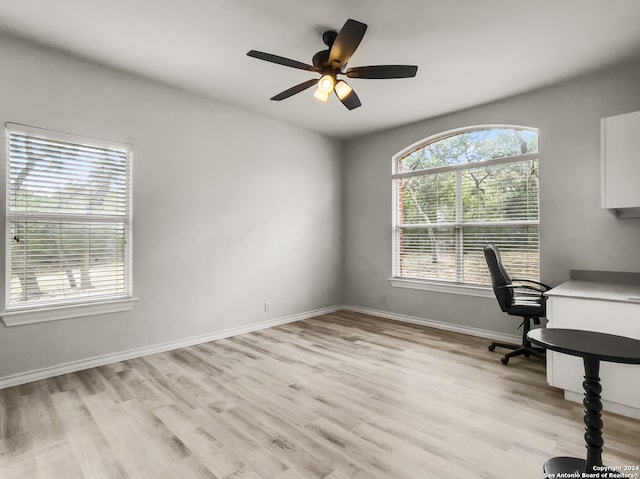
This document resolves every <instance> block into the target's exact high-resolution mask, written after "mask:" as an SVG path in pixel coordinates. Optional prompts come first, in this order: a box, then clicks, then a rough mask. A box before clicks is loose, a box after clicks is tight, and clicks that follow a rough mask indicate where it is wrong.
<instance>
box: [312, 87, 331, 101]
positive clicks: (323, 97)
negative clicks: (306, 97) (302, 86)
mask: <svg viewBox="0 0 640 479" xmlns="http://www.w3.org/2000/svg"><path fill="white" fill-rule="evenodd" d="M313 96H314V97H315V98H316V99H318V100H320V101H322V102H324V103H326V102H328V101H329V93H325V92H323V91H322V90H321V89H320V87H318V89H317V90H316V91H315V93H314V94H313Z"/></svg>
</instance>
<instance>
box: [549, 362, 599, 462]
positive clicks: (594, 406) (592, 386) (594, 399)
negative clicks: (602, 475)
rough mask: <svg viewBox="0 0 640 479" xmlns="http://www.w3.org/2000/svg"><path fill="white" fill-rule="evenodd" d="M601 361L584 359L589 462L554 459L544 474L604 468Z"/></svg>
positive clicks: (583, 384)
mask: <svg viewBox="0 0 640 479" xmlns="http://www.w3.org/2000/svg"><path fill="white" fill-rule="evenodd" d="M599 374H600V360H598V359H595V358H584V381H583V383H582V387H583V388H584V399H583V401H582V404H583V405H584V425H585V433H584V440H585V443H586V446H587V460H586V461H585V460H584V459H578V458H576V457H554V458H553V459H549V460H548V461H547V462H546V463H545V464H544V472H546V473H549V474H558V473H561V472H566V473H582V472H594V471H593V468H594V466H602V445H603V443H604V441H603V439H602V401H601V399H600V393H601V392H602V386H601V385H600V377H599Z"/></svg>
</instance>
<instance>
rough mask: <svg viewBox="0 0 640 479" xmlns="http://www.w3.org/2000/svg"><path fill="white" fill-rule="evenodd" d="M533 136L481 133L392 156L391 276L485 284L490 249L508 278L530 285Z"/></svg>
mask: <svg viewBox="0 0 640 479" xmlns="http://www.w3.org/2000/svg"><path fill="white" fill-rule="evenodd" d="M537 155H538V134H537V131H536V130H534V129H529V128H521V127H505V126H499V127H482V128H473V129H466V130H458V131H456V132H453V133H451V132H450V133H448V134H444V135H439V136H436V137H432V138H430V139H427V140H425V141H424V142H421V143H419V144H417V145H413V146H412V147H409V148H408V149H407V150H405V151H404V152H402V153H400V154H398V155H396V157H394V174H393V188H394V241H393V247H394V254H393V269H394V271H393V277H394V278H406V279H415V280H425V281H430V282H442V283H449V284H460V285H490V284H491V278H490V277H489V273H488V270H487V267H486V263H485V259H484V254H483V247H484V245H486V244H487V243H494V244H495V245H497V246H498V247H499V248H500V253H501V255H502V258H503V261H504V262H505V263H506V264H508V265H509V271H510V273H511V274H512V276H514V277H525V278H530V279H534V280H535V279H538V278H539V276H540V273H539V263H540V260H539V256H540V255H539V217H538V203H539V198H538V196H539V188H538V156H537Z"/></svg>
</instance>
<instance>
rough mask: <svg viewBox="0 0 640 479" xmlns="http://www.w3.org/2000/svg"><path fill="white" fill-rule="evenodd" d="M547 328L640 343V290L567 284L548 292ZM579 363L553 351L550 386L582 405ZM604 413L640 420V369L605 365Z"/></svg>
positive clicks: (624, 286)
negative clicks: (609, 336) (605, 335)
mask: <svg viewBox="0 0 640 479" xmlns="http://www.w3.org/2000/svg"><path fill="white" fill-rule="evenodd" d="M546 295H547V296H548V297H549V299H548V302H547V318H548V319H549V324H548V325H547V327H548V328H568V329H583V330H585V331H597V332H600V333H609V334H617V335H620V336H627V337H630V338H634V339H640V285H630V284H613V283H599V282H594V281H568V282H566V283H563V284H561V285H560V286H558V287H556V288H553V289H552V290H551V291H548V292H547V293H546ZM582 371H583V364H582V361H581V359H580V358H577V357H572V356H567V355H564V354H560V353H555V352H552V351H549V352H548V353H547V381H548V382H549V384H550V385H551V386H554V387H557V388H561V389H564V390H565V394H564V395H565V398H566V399H568V400H570V401H575V402H582V398H583V394H582V379H581V378H582ZM600 371H601V372H600V377H601V378H602V388H603V392H602V399H603V405H604V409H605V410H607V411H611V412H615V413H618V414H623V415H625V416H630V417H633V418H636V419H640V368H638V367H637V366H636V367H634V366H633V365H629V364H613V363H603V364H602V366H601V370H600Z"/></svg>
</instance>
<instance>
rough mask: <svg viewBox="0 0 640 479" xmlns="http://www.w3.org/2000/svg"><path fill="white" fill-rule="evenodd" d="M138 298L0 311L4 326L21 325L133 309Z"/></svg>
mask: <svg viewBox="0 0 640 479" xmlns="http://www.w3.org/2000/svg"><path fill="white" fill-rule="evenodd" d="M137 300H138V298H123V299H117V300H113V301H101V302H96V303H85V304H73V305H65V306H49V307H46V308H38V309H23V310H14V311H7V312H4V313H1V315H2V321H4V324H5V326H22V325H25V324H34V323H44V322H47V321H58V320H60V319H71V318H79V317H82V316H94V315H97V314H107V313H119V312H122V311H130V310H132V309H133V305H134V303H135V302H136V301H137Z"/></svg>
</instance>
